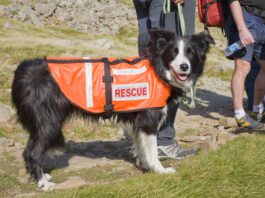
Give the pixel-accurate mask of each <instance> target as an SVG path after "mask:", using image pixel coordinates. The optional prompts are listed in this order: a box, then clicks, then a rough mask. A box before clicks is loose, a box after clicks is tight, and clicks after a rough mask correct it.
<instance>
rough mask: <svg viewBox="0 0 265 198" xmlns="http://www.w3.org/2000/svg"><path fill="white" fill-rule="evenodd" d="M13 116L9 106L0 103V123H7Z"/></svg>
mask: <svg viewBox="0 0 265 198" xmlns="http://www.w3.org/2000/svg"><path fill="white" fill-rule="evenodd" d="M14 114H15V112H14V111H13V110H12V109H11V108H10V107H9V106H7V105H4V104H1V103H0V123H1V122H7V121H8V120H9V119H10V118H11V117H12V116H13V115H14Z"/></svg>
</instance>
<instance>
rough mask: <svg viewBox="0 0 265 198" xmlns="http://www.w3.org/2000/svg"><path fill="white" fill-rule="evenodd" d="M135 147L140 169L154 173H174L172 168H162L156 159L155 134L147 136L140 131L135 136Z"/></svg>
mask: <svg viewBox="0 0 265 198" xmlns="http://www.w3.org/2000/svg"><path fill="white" fill-rule="evenodd" d="M137 137H138V139H137V143H136V146H138V147H139V148H138V149H137V150H138V157H139V162H140V165H141V167H142V168H144V169H149V170H150V171H153V172H156V173H174V172H175V170H174V169H173V168H172V167H169V168H164V167H163V166H162V164H161V163H160V161H159V159H158V151H157V139H156V138H157V137H156V134H147V133H145V132H144V131H140V132H139V133H138V134H137Z"/></svg>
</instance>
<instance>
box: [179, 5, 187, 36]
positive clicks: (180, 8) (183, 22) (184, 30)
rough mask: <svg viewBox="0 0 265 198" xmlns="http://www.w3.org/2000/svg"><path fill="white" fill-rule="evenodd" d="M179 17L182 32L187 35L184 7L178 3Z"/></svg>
mask: <svg viewBox="0 0 265 198" xmlns="http://www.w3.org/2000/svg"><path fill="white" fill-rule="evenodd" d="M178 16H179V17H178V19H179V22H180V28H181V33H182V35H186V26H185V19H184V15H183V8H182V6H181V5H180V4H179V3H178Z"/></svg>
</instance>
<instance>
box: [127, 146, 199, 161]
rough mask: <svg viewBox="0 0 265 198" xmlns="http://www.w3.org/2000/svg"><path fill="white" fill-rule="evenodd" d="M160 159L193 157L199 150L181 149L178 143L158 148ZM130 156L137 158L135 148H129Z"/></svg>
mask: <svg viewBox="0 0 265 198" xmlns="http://www.w3.org/2000/svg"><path fill="white" fill-rule="evenodd" d="M157 150H158V158H159V159H166V158H170V159H177V160H178V159H182V158H184V157H191V156H193V155H195V154H197V150H196V149H193V148H187V149H184V148H181V147H180V146H179V145H178V144H177V143H174V144H171V145H166V146H157ZM129 156H130V157H132V158H137V157H138V156H137V154H136V149H135V147H133V146H132V147H130V148H129Z"/></svg>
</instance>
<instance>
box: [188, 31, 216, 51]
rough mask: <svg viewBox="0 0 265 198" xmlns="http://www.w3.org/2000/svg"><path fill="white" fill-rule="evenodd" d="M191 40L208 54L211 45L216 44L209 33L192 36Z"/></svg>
mask: <svg viewBox="0 0 265 198" xmlns="http://www.w3.org/2000/svg"><path fill="white" fill-rule="evenodd" d="M191 40H192V42H194V43H196V46H197V47H199V50H203V52H204V53H206V52H208V50H209V48H210V44H215V42H214V39H213V37H212V36H211V35H210V33H209V32H208V31H204V32H200V33H198V34H194V35H192V36H191Z"/></svg>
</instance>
